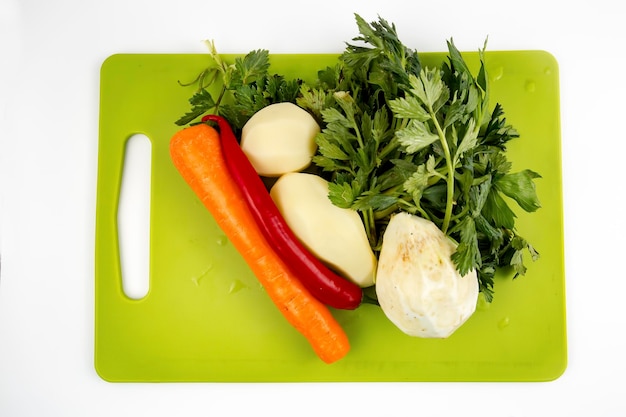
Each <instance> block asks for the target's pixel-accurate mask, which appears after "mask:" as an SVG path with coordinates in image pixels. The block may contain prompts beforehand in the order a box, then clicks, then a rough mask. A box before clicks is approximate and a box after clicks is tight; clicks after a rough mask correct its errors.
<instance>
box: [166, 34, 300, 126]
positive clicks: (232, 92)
mask: <svg viewBox="0 0 626 417" xmlns="http://www.w3.org/2000/svg"><path fill="white" fill-rule="evenodd" d="M207 46H208V48H209V58H210V65H209V66H208V67H207V68H205V69H204V70H202V72H200V74H199V75H198V76H197V77H196V78H195V79H194V80H193V81H192V82H190V83H180V84H181V85H183V86H189V85H193V84H196V85H197V90H196V92H195V94H194V95H193V96H192V97H191V98H190V99H189V104H191V109H190V110H189V111H188V112H187V113H185V114H184V115H183V116H182V117H180V118H179V119H178V120H177V121H176V124H177V125H179V126H184V125H187V124H189V123H192V122H193V121H194V120H196V119H197V118H198V117H200V116H202V115H204V114H206V113H209V112H213V113H217V114H220V115H221V116H223V117H225V118H226V119H227V120H228V121H229V123H230V125H231V127H232V129H233V132H235V133H238V132H240V131H241V129H242V128H243V125H244V124H245V123H246V122H247V121H248V119H250V117H252V115H253V114H254V113H256V112H257V111H259V110H261V109H262V108H263V107H266V106H269V105H270V104H272V103H280V102H284V101H289V102H295V100H296V96H297V95H298V92H299V89H300V85H301V84H302V81H301V80H300V79H293V80H287V79H285V77H284V76H282V75H279V74H270V73H269V67H270V60H269V52H268V51H267V50H264V49H258V50H254V51H250V52H249V53H248V54H247V55H245V56H244V57H241V58H236V59H235V62H234V63H233V64H227V63H226V62H225V61H224V60H222V58H221V57H220V55H219V54H218V53H217V50H216V48H215V44H214V43H213V42H212V41H207ZM214 84H220V85H221V87H220V90H219V94H218V96H217V98H214V97H213V95H211V93H210V92H209V87H210V86H212V85H214Z"/></svg>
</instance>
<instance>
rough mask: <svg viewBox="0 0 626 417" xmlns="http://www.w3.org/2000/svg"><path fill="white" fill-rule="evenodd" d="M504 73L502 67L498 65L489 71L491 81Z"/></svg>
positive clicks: (496, 79)
mask: <svg viewBox="0 0 626 417" xmlns="http://www.w3.org/2000/svg"><path fill="white" fill-rule="evenodd" d="M503 75H504V67H503V66H498V67H496V68H494V69H493V70H492V71H491V81H498V80H499V79H500V78H502V76H503Z"/></svg>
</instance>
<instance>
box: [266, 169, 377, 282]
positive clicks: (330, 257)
mask: <svg viewBox="0 0 626 417" xmlns="http://www.w3.org/2000/svg"><path fill="white" fill-rule="evenodd" d="M270 195H271V196H272V199H273V200H274V202H275V203H276V206H277V207H278V210H279V211H280V212H281V214H282V215H283V217H284V218H285V221H286V222H287V224H288V225H289V227H290V228H291V230H292V231H293V232H294V234H295V235H296V236H297V237H298V239H300V241H301V242H302V244H303V245H304V246H306V247H307V249H309V250H310V251H311V253H313V254H314V255H315V256H316V257H317V258H318V259H320V260H321V261H322V262H324V263H325V264H327V265H328V266H329V267H330V268H331V269H334V270H336V271H338V272H339V273H340V274H342V275H343V276H345V277H346V278H347V279H350V280H351V281H352V282H354V283H356V284H357V285H359V286H360V287H369V286H371V285H373V284H374V274H375V272H376V257H375V255H374V253H373V251H372V249H371V247H370V245H369V241H368V239H367V234H366V233H365V227H364V226H363V222H362V221H361V218H360V217H359V215H358V213H357V212H356V211H354V210H350V209H343V208H340V207H337V206H335V205H333V203H332V202H331V201H330V200H329V199H328V182H327V181H326V180H324V179H323V178H321V177H319V176H317V175H313V174H307V173H301V172H294V173H289V174H285V175H283V176H282V177H280V178H279V179H278V181H276V183H275V184H274V186H273V187H272V189H271V191H270Z"/></svg>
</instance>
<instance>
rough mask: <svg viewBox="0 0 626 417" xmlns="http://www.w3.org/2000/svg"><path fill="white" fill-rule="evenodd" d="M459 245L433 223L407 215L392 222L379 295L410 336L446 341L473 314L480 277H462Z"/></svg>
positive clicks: (391, 316)
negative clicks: (456, 256)
mask: <svg viewBox="0 0 626 417" xmlns="http://www.w3.org/2000/svg"><path fill="white" fill-rule="evenodd" d="M455 249H456V247H455V244H454V243H453V242H452V241H451V240H450V239H449V238H447V237H446V236H445V235H444V234H443V232H442V231H441V230H440V229H439V228H438V227H437V226H436V225H435V224H434V223H432V222H430V221H428V220H425V219H423V218H421V217H417V216H414V215H411V214H408V213H399V214H396V215H394V216H393V217H392V218H391V220H390V221H389V225H388V226H387V228H386V230H385V232H384V235H383V243H382V247H381V252H380V255H379V258H378V270H377V273H376V295H377V296H378V301H379V303H380V306H381V308H382V310H383V312H384V313H385V315H386V316H387V317H388V318H389V320H391V322H393V323H394V324H395V325H396V326H397V327H398V328H399V329H400V330H402V331H403V332H404V333H406V334H408V335H411V336H418V337H430V338H445V337H448V336H450V335H451V334H452V333H453V332H454V331H455V330H456V329H458V328H459V327H460V326H461V325H462V324H463V323H465V321H466V320H467V319H468V318H469V317H470V316H471V315H472V314H473V313H474V311H475V309H476V302H477V300H478V279H477V276H476V271H475V270H472V271H471V272H469V273H468V274H466V275H465V276H461V275H460V274H459V273H458V271H457V269H456V267H455V265H454V263H453V262H452V260H451V258H450V257H451V255H452V253H454V251H455Z"/></svg>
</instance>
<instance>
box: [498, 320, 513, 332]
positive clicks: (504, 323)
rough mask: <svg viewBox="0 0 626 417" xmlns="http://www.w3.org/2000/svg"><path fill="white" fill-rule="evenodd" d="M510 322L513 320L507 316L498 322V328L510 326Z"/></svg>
mask: <svg viewBox="0 0 626 417" xmlns="http://www.w3.org/2000/svg"><path fill="white" fill-rule="evenodd" d="M509 324H511V321H510V320H509V318H508V317H505V318H503V319H502V320H500V321H499V322H498V329H500V330H502V329H504V328H506V327H509Z"/></svg>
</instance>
